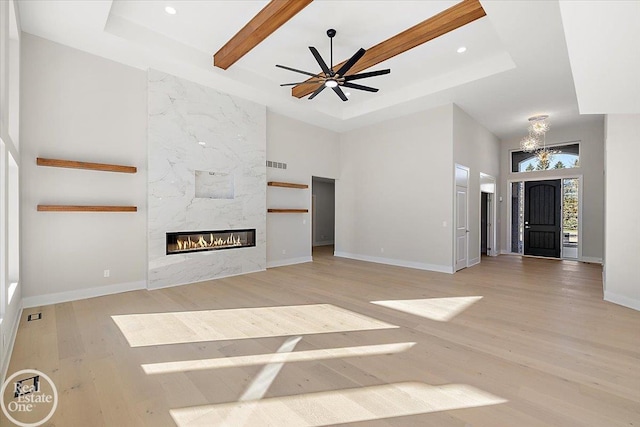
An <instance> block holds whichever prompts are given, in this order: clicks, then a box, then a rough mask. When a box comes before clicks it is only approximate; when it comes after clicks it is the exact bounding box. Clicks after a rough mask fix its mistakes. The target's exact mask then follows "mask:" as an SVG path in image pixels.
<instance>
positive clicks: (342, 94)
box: [331, 86, 349, 101]
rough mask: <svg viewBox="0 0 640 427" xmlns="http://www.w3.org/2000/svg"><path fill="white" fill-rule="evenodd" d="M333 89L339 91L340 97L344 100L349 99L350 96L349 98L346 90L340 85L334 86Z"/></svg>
mask: <svg viewBox="0 0 640 427" xmlns="http://www.w3.org/2000/svg"><path fill="white" fill-rule="evenodd" d="M331 89H333V91H334V92H335V93H337V94H338V96H339V97H340V99H342V100H343V101H348V100H349V98H347V95H345V94H344V92H343V91H342V89H340V87H339V86H335V87H332V88H331Z"/></svg>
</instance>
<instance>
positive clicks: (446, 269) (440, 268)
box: [333, 251, 453, 274]
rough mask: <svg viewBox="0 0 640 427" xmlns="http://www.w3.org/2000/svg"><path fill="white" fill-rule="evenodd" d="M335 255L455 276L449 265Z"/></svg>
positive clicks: (356, 255) (342, 256) (339, 253)
mask: <svg viewBox="0 0 640 427" xmlns="http://www.w3.org/2000/svg"><path fill="white" fill-rule="evenodd" d="M333 255H334V256H337V257H340V258H349V259H355V260H358V261H367V262H375V263H376V264H387V265H395V266H397V267H407V268H415V269H417V270H427V271H436V272H438V273H448V274H453V267H452V266H448V265H437V264H426V263H422V262H415V261H405V260H400V259H392V258H380V257H374V256H369V255H360V254H352V253H349V252H340V251H335V252H334V253H333Z"/></svg>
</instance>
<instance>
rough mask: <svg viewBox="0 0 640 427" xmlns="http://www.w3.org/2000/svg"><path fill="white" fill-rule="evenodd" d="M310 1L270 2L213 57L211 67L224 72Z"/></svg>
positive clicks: (284, 0) (286, 0) (281, 0)
mask: <svg viewBox="0 0 640 427" xmlns="http://www.w3.org/2000/svg"><path fill="white" fill-rule="evenodd" d="M312 1H313V0H271V1H270V2H269V4H267V5H266V6H265V7H264V8H263V9H262V10H261V11H260V12H258V14H257V15H256V16H254V17H253V18H252V19H251V21H249V22H248V23H247V25H245V26H244V27H242V29H241V30H240V31H238V33H237V34H236V35H235V36H233V37H232V38H231V40H229V41H228V42H227V43H226V44H225V45H224V46H222V48H220V50H218V51H217V52H216V53H215V54H214V55H213V65H214V66H216V67H218V68H222V69H223V70H226V69H227V68H229V67H230V66H231V65H233V64H234V63H235V62H236V61H238V60H239V59H240V58H242V57H243V56H244V55H246V54H247V53H248V52H249V51H251V49H253V48H254V47H256V46H257V45H258V44H260V43H261V42H262V41H263V40H264V39H266V38H267V37H269V36H270V35H271V34H272V33H273V32H274V31H275V30H277V29H278V28H280V27H281V26H282V25H283V24H284V23H285V22H287V21H288V20H289V19H291V18H293V17H294V16H295V15H296V14H297V13H298V12H300V11H301V10H302V9H304V8H305V7H307V6H308V5H309V4H310V3H311V2H312Z"/></svg>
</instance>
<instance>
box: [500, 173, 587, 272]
mask: <svg viewBox="0 0 640 427" xmlns="http://www.w3.org/2000/svg"><path fill="white" fill-rule="evenodd" d="M522 173H526V172H522ZM555 179H559V180H561V181H562V180H563V179H577V180H578V259H577V260H578V261H582V240H583V238H584V236H583V234H582V201H583V199H584V197H583V195H582V193H583V179H582V174H568V175H556V174H554V175H544V176H534V177H532V176H523V177H522V178H519V179H508V180H507V236H506V239H507V243H508V245H507V251H506V253H508V254H512V255H518V254H516V253H515V252H511V201H512V200H513V199H512V187H513V186H512V185H511V184H513V183H514V182H526V181H551V180H555ZM563 188H564V187H563ZM519 255H523V254H519ZM562 255H563V253H562V246H561V250H560V259H562ZM523 256H524V255H523Z"/></svg>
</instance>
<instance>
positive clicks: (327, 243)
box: [313, 240, 335, 247]
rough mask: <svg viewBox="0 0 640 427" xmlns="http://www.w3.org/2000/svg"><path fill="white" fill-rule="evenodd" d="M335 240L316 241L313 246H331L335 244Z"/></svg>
mask: <svg viewBox="0 0 640 427" xmlns="http://www.w3.org/2000/svg"><path fill="white" fill-rule="evenodd" d="M334 243H335V242H334V241H333V240H325V241H323V242H315V243H314V244H313V246H314V247H315V246H330V245H333V244H334Z"/></svg>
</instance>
